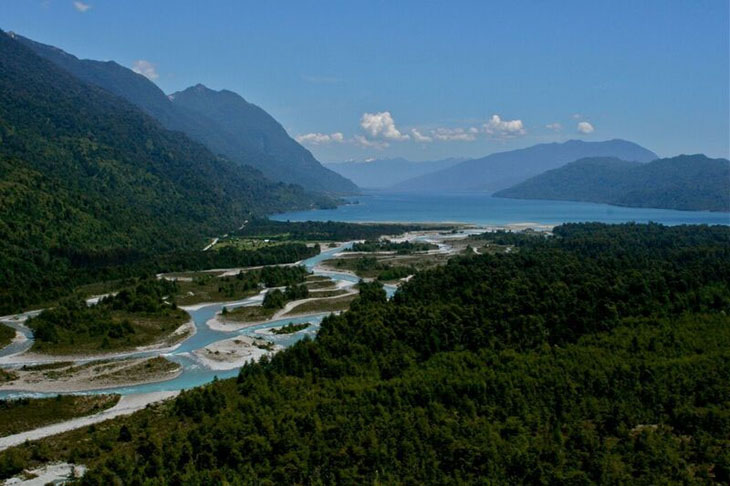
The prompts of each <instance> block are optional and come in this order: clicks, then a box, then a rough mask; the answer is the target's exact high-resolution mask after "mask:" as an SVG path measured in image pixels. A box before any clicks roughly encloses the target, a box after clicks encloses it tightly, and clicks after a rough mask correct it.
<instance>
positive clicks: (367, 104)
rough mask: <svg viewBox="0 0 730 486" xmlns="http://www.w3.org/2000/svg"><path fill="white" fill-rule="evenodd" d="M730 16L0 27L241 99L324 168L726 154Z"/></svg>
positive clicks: (464, 14)
mask: <svg viewBox="0 0 730 486" xmlns="http://www.w3.org/2000/svg"><path fill="white" fill-rule="evenodd" d="M729 5H730V2H728V1H727V0H686V1H672V0H661V1H654V0H645V1H636V0H632V1H620V0H613V1H585V0H583V1H570V0H566V1H560V2H546V1H509V2H497V1H458V0H451V1H442V2H431V1H428V0H421V1H407V0H400V1H378V0H370V1H367V2H355V1H328V0H316V1H309V0H298V1H275V2H261V1H256V2H248V1H233V0H231V1H224V0H217V1H206V2H203V1H187V0H156V1H149V0H147V1H137V0H125V1H118V0H83V1H82V0H76V1H73V0H1V1H0V28H2V29H3V30H6V31H14V32H17V33H18V34H21V35H24V36H26V37H29V38H31V39H33V40H36V41H39V42H43V43H46V44H51V45H54V46H57V47H60V48H62V49H63V50H65V51H67V52H70V53H72V54H74V55H76V56H77V57H80V58H88V59H98V60H115V61H117V62H119V63H120V64H122V65H124V66H127V67H130V68H133V69H135V70H136V71H137V72H139V73H141V74H143V75H145V76H147V77H148V78H150V79H151V80H152V81H154V82H155V83H156V84H157V85H158V86H159V87H160V88H161V89H162V90H163V91H165V92H166V93H171V92H174V91H177V90H181V89H184V88H186V87H188V86H191V85H194V84H197V83H203V84H205V85H206V86H208V87H210V88H213V89H229V90H232V91H235V92H237V93H239V94H240V95H242V96H243V97H244V98H246V100H248V101H250V102H252V103H255V104H257V105H259V106H261V107H262V108H264V109H265V110H266V111H268V112H269V113H270V114H271V115H273V116H274V117H275V118H276V119H277V120H278V121H279V122H280V123H281V124H282V125H283V126H284V127H285V128H286V130H287V131H288V132H289V134H290V135H291V136H292V137H295V138H296V139H297V140H299V141H300V142H301V143H302V144H303V145H305V146H306V147H307V148H309V149H310V150H311V151H312V152H313V153H314V155H315V156H316V157H317V158H319V159H320V160H321V161H324V162H336V161H345V160H366V159H369V158H391V157H405V158H408V159H411V160H436V159H441V158H446V157H481V156H484V155H487V154H490V153H493V152H499V151H504V150H511V149H515V148H521V147H526V146H530V145H534V144H536V143H543V142H560V141H565V140H569V139H583V140H608V139H612V138H622V139H626V140H631V141H634V142H636V143H639V144H641V145H643V146H645V147H647V148H649V149H651V150H653V151H655V152H656V153H658V154H659V155H660V156H663V157H665V156H673V155H678V154H682V153H705V154H707V155H709V156H711V157H726V158H727V157H728V156H729V153H730V95H729V91H730V60H729V59H730V27H729V25H730V13H729V11H728V10H729Z"/></svg>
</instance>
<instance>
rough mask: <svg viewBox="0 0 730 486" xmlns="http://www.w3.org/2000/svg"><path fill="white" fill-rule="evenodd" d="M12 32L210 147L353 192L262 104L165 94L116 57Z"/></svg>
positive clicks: (292, 177) (286, 178)
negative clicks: (93, 55) (83, 53)
mask: <svg viewBox="0 0 730 486" xmlns="http://www.w3.org/2000/svg"><path fill="white" fill-rule="evenodd" d="M13 38H14V39H16V40H17V41H18V42H20V43H22V44H23V45H25V46H27V47H29V48H30V49H32V50H33V51H34V52H35V53H36V54H38V55H39V56H41V57H43V58H45V59H48V60H49V61H51V62H53V63H54V64H56V65H57V66H59V67H61V68H63V69H65V70H66V71H68V72H70V73H71V74H73V75H74V76H76V77H77V78H79V79H81V80H82V81H84V82H86V83H89V84H93V85H96V86H99V87H101V88H104V89H105V90H107V91H109V92H111V93H114V94H115V95H117V96H120V97H122V98H124V99H125V100H127V101H129V102H130V103H132V104H134V105H136V106H137V107H139V108H141V109H142V110H143V111H144V112H145V113H147V114H148V115H150V116H152V117H154V118H156V119H157V120H158V121H159V122H160V123H161V124H162V125H163V126H164V127H165V128H167V129H170V130H177V131H181V132H183V133H185V134H187V135H188V136H189V137H191V138H192V139H193V140H196V141H198V142H201V143H203V144H204V145H206V146H207V147H208V148H209V149H210V150H211V151H212V152H213V153H216V154H222V155H224V156H225V157H227V158H229V159H230V160H232V161H234V162H236V163H238V164H241V165H250V166H252V167H255V168H257V169H259V170H260V171H261V172H262V173H263V174H264V175H265V176H266V177H268V178H270V179H272V180H274V181H281V182H287V183H294V184H299V185H301V186H303V187H305V188H306V189H308V190H313V191H321V192H332V193H352V192H357V190H358V189H357V187H356V186H355V185H354V184H353V183H352V182H351V181H348V180H347V179H345V178H343V177H342V176H340V175H338V174H335V173H334V172H332V171H330V170H328V169H326V168H324V167H323V166H322V165H321V164H320V163H319V162H318V161H317V160H316V159H315V158H314V156H312V154H311V153H310V152H309V151H308V150H307V149H305V148H304V147H302V146H301V145H299V144H298V143H297V142H296V141H295V140H293V139H292V138H291V137H289V135H288V134H287V133H286V131H285V130H284V128H283V127H282V126H281V125H280V124H279V123H278V122H277V121H276V120H274V118H272V117H271V116H270V115H269V114H268V113H266V112H265V111H264V110H263V109H261V108H259V107H258V106H256V105H253V104H251V103H248V102H246V101H245V100H244V99H243V98H241V97H240V96H238V95H236V94H235V93H232V92H230V91H225V90H224V91H213V90H210V89H208V88H206V87H205V86H203V85H197V86H195V87H192V88H188V89H187V90H185V91H183V92H181V93H175V94H174V95H172V96H170V97H168V96H167V95H165V93H163V92H162V90H160V88H158V87H157V86H156V85H155V84H154V83H153V82H152V81H150V80H149V79H147V78H146V77H144V76H142V75H141V74H137V73H135V72H134V71H132V70H131V69H128V68H125V67H123V66H120V65H119V64H117V63H116V62H114V61H108V62H102V61H93V60H86V59H85V60H81V59H78V58H76V57H75V56H73V55H71V54H68V53H66V52H64V51H62V50H61V49H58V48H56V47H53V46H48V45H45V44H41V43H38V42H35V41H32V40H30V39H27V38H25V37H22V36H19V35H17V34H14V35H13Z"/></svg>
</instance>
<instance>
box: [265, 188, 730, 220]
mask: <svg viewBox="0 0 730 486" xmlns="http://www.w3.org/2000/svg"><path fill="white" fill-rule="evenodd" d="M348 200H349V201H351V202H352V204H347V205H343V206H340V207H338V208H336V209H317V210H309V211H295V212H289V213H283V214H278V215H275V216H272V219H276V220H279V221H287V220H289V221H308V220H309V221H347V222H366V221H380V222H385V221H390V222H460V223H472V224H481V225H488V224H495V225H499V224H507V223H528V222H529V223H541V224H560V223H564V222H581V221H599V222H604V223H625V222H630V221H634V222H637V223H646V222H649V221H653V222H656V223H662V224H667V225H675V224H725V225H727V224H730V213H714V212H709V211H675V210H671V209H649V208H625V207H620V206H609V205H607V204H595V203H582V202H571V201H542V200H521V199H505V198H496V197H492V196H491V195H488V194H484V193H460V194H414V193H392V192H388V193H386V192H369V193H366V194H363V195H360V196H355V197H351V198H348Z"/></svg>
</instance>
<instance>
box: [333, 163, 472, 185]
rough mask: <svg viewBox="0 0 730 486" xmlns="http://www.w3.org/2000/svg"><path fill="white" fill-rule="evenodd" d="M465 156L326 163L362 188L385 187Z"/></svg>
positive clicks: (443, 166) (436, 169) (448, 165)
mask: <svg viewBox="0 0 730 486" xmlns="http://www.w3.org/2000/svg"><path fill="white" fill-rule="evenodd" d="M465 160H467V159H465V158H449V159H443V160H433V161H424V162H413V161H411V160H406V159H403V158H395V159H375V160H367V161H357V162H354V161H351V162H340V163H331V164H325V167H327V168H328V169H331V170H333V171H335V172H337V173H338V174H340V175H342V176H343V177H347V178H348V179H350V180H351V181H352V182H354V183H355V184H357V185H358V186H360V187H362V188H369V189H383V188H386V187H390V186H392V185H394V184H398V183H400V182H403V181H405V180H408V179H411V178H414V177H418V176H422V175H424V174H428V173H430V172H436V171H438V170H442V169H446V168H449V167H453V166H454V165H456V164H458V163H460V162H463V161H465Z"/></svg>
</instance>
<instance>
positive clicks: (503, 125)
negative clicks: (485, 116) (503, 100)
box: [484, 115, 527, 138]
mask: <svg viewBox="0 0 730 486" xmlns="http://www.w3.org/2000/svg"><path fill="white" fill-rule="evenodd" d="M484 131H485V132H487V134H488V135H490V136H492V137H496V138H512V137H517V136H519V135H524V134H525V133H527V130H525V126H524V125H523V124H522V120H502V118H500V116H499V115H492V118H490V119H489V121H488V122H487V123H485V124H484Z"/></svg>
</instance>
